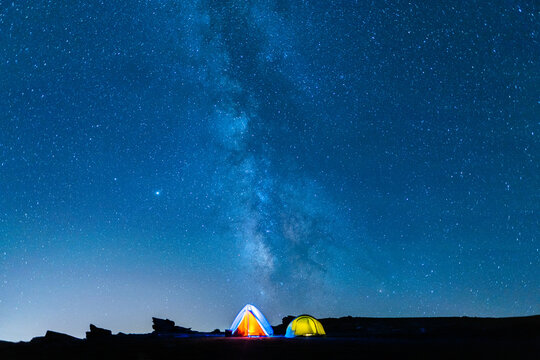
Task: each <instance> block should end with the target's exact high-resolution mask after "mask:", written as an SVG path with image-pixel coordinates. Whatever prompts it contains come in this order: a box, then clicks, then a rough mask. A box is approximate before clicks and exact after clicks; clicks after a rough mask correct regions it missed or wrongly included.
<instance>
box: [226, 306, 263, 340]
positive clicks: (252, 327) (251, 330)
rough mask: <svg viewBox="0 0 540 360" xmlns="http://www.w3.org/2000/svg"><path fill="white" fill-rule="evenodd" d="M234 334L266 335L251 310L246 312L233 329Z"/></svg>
mask: <svg viewBox="0 0 540 360" xmlns="http://www.w3.org/2000/svg"><path fill="white" fill-rule="evenodd" d="M233 335H236V336H266V333H265V332H264V330H263V329H262V328H261V325H259V322H258V321H257V319H256V318H255V316H253V314H252V313H251V312H249V311H248V312H246V314H245V315H244V317H243V319H242V321H241V322H240V325H238V328H237V329H236V331H235V334H233Z"/></svg>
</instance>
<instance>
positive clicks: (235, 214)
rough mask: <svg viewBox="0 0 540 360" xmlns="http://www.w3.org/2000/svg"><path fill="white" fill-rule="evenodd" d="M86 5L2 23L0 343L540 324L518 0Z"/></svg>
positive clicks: (16, 11)
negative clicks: (314, 321) (259, 321)
mask: <svg viewBox="0 0 540 360" xmlns="http://www.w3.org/2000/svg"><path fill="white" fill-rule="evenodd" d="M90 3H91V4H82V3H80V4H79V3H73V4H71V3H70V4H63V3H56V2H48V1H13V2H7V3H0V42H1V46H0V89H1V91H2V93H1V96H0V114H1V118H0V281H1V282H0V319H1V321H0V339H6V340H21V339H24V340H26V339H29V338H31V337H33V336H37V335H42V334H43V333H44V332H45V331H46V330H47V329H52V330H56V331H63V332H67V333H70V334H73V335H76V336H83V334H84V331H85V330H86V329H87V327H88V324H89V323H90V322H92V323H95V324H96V325H98V326H102V327H106V328H110V329H112V330H113V331H115V332H116V331H123V332H149V331H151V317H152V316H158V317H164V318H165V317H167V318H171V319H173V320H175V321H176V322H177V323H179V324H181V325H184V326H190V327H193V328H195V329H200V330H212V329H214V328H221V329H224V328H226V327H228V326H229V325H230V323H231V322H232V320H233V319H234V316H235V315H236V313H237V312H238V311H239V310H240V309H241V308H242V307H243V306H244V305H245V304H246V303H253V304H255V305H257V306H258V307H259V308H260V309H261V310H262V312H263V313H264V314H265V316H266V317H267V318H268V319H269V320H270V322H271V323H273V324H275V323H279V322H280V321H281V318H282V317H284V316H286V315H290V314H300V313H310V314H312V315H314V316H317V317H326V316H345V315H354V316H449V315H455V316H462V315H468V316H512V315H527V314H537V313H539V312H540V307H539V306H540V302H539V301H538V293H539V289H540V271H539V269H540V250H539V249H540V246H539V241H538V234H539V233H540V231H539V230H540V226H539V221H538V211H539V209H538V206H539V204H540V201H539V200H540V193H539V189H540V169H539V163H538V155H539V142H538V133H539V131H540V129H539V125H540V123H539V122H538V119H540V86H539V84H540V65H539V62H538V59H540V43H539V39H540V21H539V20H540V8H539V6H538V4H537V3H536V1H533V0H529V1H505V2H493V3H492V2H487V1H467V2H444V3H442V2H441V3H440V4H439V3H437V4H432V3H430V4H427V5H426V4H423V5H421V4H416V5H415V4H409V3H408V2H404V1H332V2H328V1H324V2H310V1H253V2H250V1H172V0H169V1H167V0H165V1H151V0H149V1H133V2H127V3H118V2H111V1H109V2H90ZM329 3H331V4H329Z"/></svg>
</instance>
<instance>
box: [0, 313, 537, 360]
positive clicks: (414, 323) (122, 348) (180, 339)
mask: <svg viewBox="0 0 540 360" xmlns="http://www.w3.org/2000/svg"><path fill="white" fill-rule="evenodd" d="M291 319H292V317H286V318H284V319H283V323H282V324H280V325H278V326H275V327H274V330H275V333H276V334H277V335H278V336H276V337H272V338H249V339H246V338H231V337H226V336H225V335H224V333H222V332H220V331H219V330H215V331H214V332H212V333H203V332H197V331H193V330H191V328H185V327H181V326H177V325H175V323H174V322H173V321H171V320H163V319H157V318H153V326H152V328H153V329H154V331H153V332H152V333H149V334H123V333H118V334H115V335H113V334H112V333H111V332H110V331H109V330H106V329H100V328H98V327H96V326H94V325H90V331H88V332H87V333H86V339H78V338H75V337H72V336H69V335H66V334H61V333H56V332H53V331H48V332H47V333H46V334H45V336H43V337H37V338H34V339H32V340H31V341H30V342H19V343H11V342H0V359H25V358H29V359H193V358H195V359H199V358H219V359H301V358H302V359H303V358H326V359H339V358H366V357H373V358H408V357H412V356H414V357H418V356H420V357H426V358H449V357H453V358H456V357H459V358H479V359H489V358H508V359H522V358H531V359H536V358H538V356H539V354H540V316H530V317H516V318H501V319H498V318H467V317H461V318H393V319H390V318H389V319H382V318H354V317H344V318H339V319H334V318H329V319H320V321H321V323H322V324H323V326H324V328H325V330H326V333H327V335H328V336H326V337H323V338H296V339H286V338H284V337H282V336H279V335H280V334H283V333H284V332H285V328H286V326H287V324H288V323H289V321H290V320H291Z"/></svg>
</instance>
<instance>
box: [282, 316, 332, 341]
mask: <svg viewBox="0 0 540 360" xmlns="http://www.w3.org/2000/svg"><path fill="white" fill-rule="evenodd" d="M325 335H326V333H325V332H324V328H323V326H322V324H321V323H320V322H319V320H317V319H315V318H314V317H312V316H309V315H300V316H298V317H297V318H295V319H294V320H293V321H291V323H290V324H289V326H287V332H286V333H285V337H288V338H291V337H295V336H325Z"/></svg>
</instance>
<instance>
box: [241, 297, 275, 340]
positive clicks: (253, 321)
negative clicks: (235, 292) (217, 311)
mask: <svg viewBox="0 0 540 360" xmlns="http://www.w3.org/2000/svg"><path fill="white" fill-rule="evenodd" d="M231 333H232V335H233V336H272V335H273V334H274V331H273V329H272V326H270V324H269V323H268V320H266V318H265V317H264V315H263V314H262V313H261V312H260V311H259V309H257V308H256V307H255V306H253V305H250V304H248V305H246V306H244V308H243V309H242V310H241V311H240V312H239V313H238V315H236V318H235V319H234V321H233V324H232V325H231Z"/></svg>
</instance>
